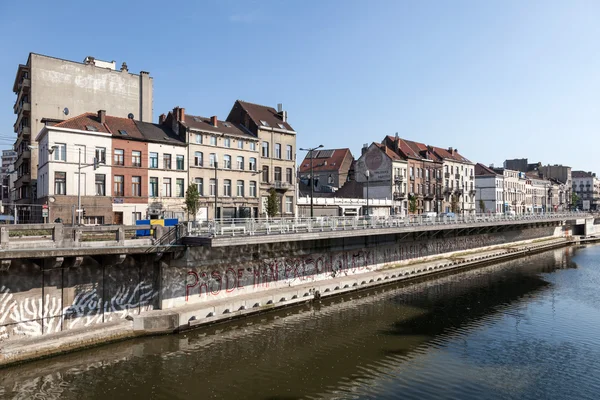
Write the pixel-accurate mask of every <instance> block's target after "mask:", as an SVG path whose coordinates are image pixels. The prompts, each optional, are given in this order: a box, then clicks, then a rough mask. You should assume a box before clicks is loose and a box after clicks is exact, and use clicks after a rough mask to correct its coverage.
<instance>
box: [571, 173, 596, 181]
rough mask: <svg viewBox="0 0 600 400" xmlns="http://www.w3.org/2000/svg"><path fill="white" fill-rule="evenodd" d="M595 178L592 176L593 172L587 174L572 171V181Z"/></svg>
mask: <svg viewBox="0 0 600 400" xmlns="http://www.w3.org/2000/svg"><path fill="white" fill-rule="evenodd" d="M593 177H594V176H593V175H592V173H591V172H585V171H572V172H571V179H572V178H593Z"/></svg>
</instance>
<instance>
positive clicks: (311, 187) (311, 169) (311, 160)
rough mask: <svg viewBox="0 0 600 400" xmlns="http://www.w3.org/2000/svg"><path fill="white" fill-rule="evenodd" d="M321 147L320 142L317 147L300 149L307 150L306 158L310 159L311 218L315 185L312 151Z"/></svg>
mask: <svg viewBox="0 0 600 400" xmlns="http://www.w3.org/2000/svg"><path fill="white" fill-rule="evenodd" d="M321 147H323V145H322V144H320V145H318V146H317V147H313V148H308V149H303V148H301V149H300V150H302V151H308V158H309V159H310V217H311V218H313V216H314V210H313V189H314V187H315V177H314V175H313V151H315V150H317V149H320V148H321Z"/></svg>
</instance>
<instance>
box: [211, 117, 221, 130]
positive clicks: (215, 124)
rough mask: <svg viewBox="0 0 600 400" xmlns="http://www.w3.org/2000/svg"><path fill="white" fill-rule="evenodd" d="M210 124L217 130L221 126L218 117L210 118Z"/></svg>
mask: <svg viewBox="0 0 600 400" xmlns="http://www.w3.org/2000/svg"><path fill="white" fill-rule="evenodd" d="M210 124H211V125H212V126H214V127H215V128H216V127H218V126H219V120H218V119H217V116H216V115H213V116H212V117H210Z"/></svg>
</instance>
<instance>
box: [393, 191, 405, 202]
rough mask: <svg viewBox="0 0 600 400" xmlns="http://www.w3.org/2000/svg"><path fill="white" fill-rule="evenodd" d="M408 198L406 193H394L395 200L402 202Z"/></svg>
mask: <svg viewBox="0 0 600 400" xmlns="http://www.w3.org/2000/svg"><path fill="white" fill-rule="evenodd" d="M405 197H406V193H404V192H394V200H402V199H404V198H405Z"/></svg>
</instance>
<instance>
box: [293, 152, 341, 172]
mask: <svg viewBox="0 0 600 400" xmlns="http://www.w3.org/2000/svg"><path fill="white" fill-rule="evenodd" d="M309 154H310V152H309V153H307V154H306V157H305V158H304V160H303V161H302V163H301V164H300V167H299V170H300V172H301V173H302V172H309V171H310V157H309ZM346 157H352V153H351V152H350V149H347V148H346V149H333V150H315V151H314V152H313V157H312V164H313V171H314V172H325V171H338V170H339V169H340V167H341V166H342V164H343V162H344V160H345V159H346Z"/></svg>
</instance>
